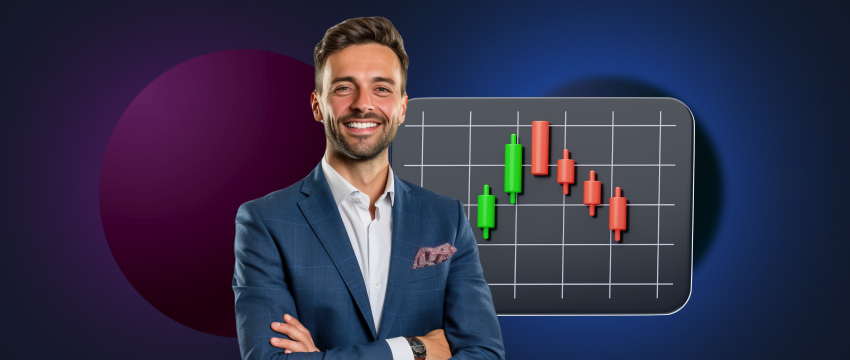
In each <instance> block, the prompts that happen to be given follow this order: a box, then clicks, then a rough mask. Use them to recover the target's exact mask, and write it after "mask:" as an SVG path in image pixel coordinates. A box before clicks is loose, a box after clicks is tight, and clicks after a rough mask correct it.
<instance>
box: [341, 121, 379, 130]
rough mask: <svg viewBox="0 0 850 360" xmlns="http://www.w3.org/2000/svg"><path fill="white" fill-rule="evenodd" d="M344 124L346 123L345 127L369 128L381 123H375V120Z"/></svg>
mask: <svg viewBox="0 0 850 360" xmlns="http://www.w3.org/2000/svg"><path fill="white" fill-rule="evenodd" d="M343 125H345V127H347V128H349V129H368V128H373V127H376V126H378V125H380V124H378V123H373V122H350V123H345V124H343Z"/></svg>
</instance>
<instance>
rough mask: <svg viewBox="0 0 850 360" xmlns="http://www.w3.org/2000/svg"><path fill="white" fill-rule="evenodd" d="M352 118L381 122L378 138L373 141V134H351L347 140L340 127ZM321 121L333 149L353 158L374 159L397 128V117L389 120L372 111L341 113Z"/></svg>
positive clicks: (389, 140) (392, 137)
mask: <svg viewBox="0 0 850 360" xmlns="http://www.w3.org/2000/svg"><path fill="white" fill-rule="evenodd" d="M352 119H360V120H364V119H375V120H379V121H380V122H381V125H380V126H381V128H382V130H381V133H380V134H378V139H377V140H375V141H374V142H373V141H372V138H374V137H375V134H371V135H353V136H351V139H350V142H349V140H347V139H346V138H345V135H343V132H344V131H345V130H343V129H342V128H343V127H345V125H343V124H342V123H343V122H345V121H348V120H352ZM322 122H323V123H324V124H325V137H326V138H327V139H328V141H330V143H331V145H332V146H333V147H334V150H336V151H337V152H339V153H342V154H344V155H345V156H347V157H349V158H351V159H355V160H371V159H374V158H375V157H376V156H378V155H379V154H380V153H381V152H382V151H384V149H386V148H387V147H389V146H390V143H392V141H393V139H394V138H395V134H396V131H397V130H398V117H396V116H393V119H392V121H389V120H388V119H387V118H386V117H383V116H381V115H380V114H377V113H373V112H368V113H352V114H347V115H343V116H341V117H340V118H339V119H338V120H336V121H334V120H333V119H330V120H329V119H324V120H323V121H322Z"/></svg>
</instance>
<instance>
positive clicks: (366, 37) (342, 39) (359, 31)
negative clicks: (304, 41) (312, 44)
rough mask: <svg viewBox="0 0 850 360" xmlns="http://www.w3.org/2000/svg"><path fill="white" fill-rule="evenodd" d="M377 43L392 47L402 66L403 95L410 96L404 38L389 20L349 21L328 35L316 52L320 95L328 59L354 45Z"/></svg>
mask: <svg viewBox="0 0 850 360" xmlns="http://www.w3.org/2000/svg"><path fill="white" fill-rule="evenodd" d="M370 43H377V44H380V45H384V46H387V47H389V48H390V49H391V50H392V51H393V52H395V54H396V55H397V56H398V60H399V61H400V62H401V94H402V95H404V94H406V93H407V90H406V88H407V65H408V63H409V60H408V58H407V53H406V52H404V42H403V41H402V40H401V34H399V33H398V30H396V29H395V26H393V23H391V22H390V21H389V20H388V19H387V18H384V17H380V16H374V17H361V18H354V19H348V20H345V21H343V22H341V23H339V24H336V25H334V26H333V27H331V28H330V29H328V31H326V32H325V37H323V38H322V41H319V43H318V44H316V49H315V50H313V61H314V63H315V67H316V74H315V76H316V92H317V93H319V94H321V93H322V72H323V71H324V69H325V64H326V63H327V61H328V57H329V56H331V55H333V54H335V53H338V52H340V51H342V50H343V49H345V48H347V47H349V46H351V45H360V44H370Z"/></svg>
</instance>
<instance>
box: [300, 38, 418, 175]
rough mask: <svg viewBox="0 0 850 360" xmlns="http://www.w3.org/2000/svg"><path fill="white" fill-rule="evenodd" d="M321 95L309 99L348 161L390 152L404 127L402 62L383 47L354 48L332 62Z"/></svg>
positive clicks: (404, 102) (357, 46)
mask: <svg viewBox="0 0 850 360" xmlns="http://www.w3.org/2000/svg"><path fill="white" fill-rule="evenodd" d="M322 86H323V89H322V93H321V94H317V93H316V92H315V91H314V92H313V94H312V95H311V97H310V101H311V103H312V106H313V117H314V118H315V119H316V120H317V121H322V122H323V123H324V126H325V136H326V137H327V139H328V142H329V143H330V145H332V146H333V147H334V149H335V150H336V151H337V152H339V153H342V154H344V155H345V156H347V157H349V158H352V159H358V160H366V159H371V158H374V157H375V156H377V155H378V154H380V153H381V152H382V151H383V150H384V149H386V148H387V147H388V146H389V145H390V142H392V141H393V138H395V134H396V130H397V129H398V125H399V124H401V123H403V122H404V115H405V112H406V110H407V95H404V94H401V62H400V61H399V59H398V57H397V56H396V54H395V53H394V52H393V51H392V50H391V49H390V48H389V47H386V46H384V45H379V44H363V45H352V46H349V47H347V48H345V49H343V50H342V51H340V52H338V53H336V54H333V55H331V56H329V57H328V59H327V62H326V63H325V68H324V74H323V79H322Z"/></svg>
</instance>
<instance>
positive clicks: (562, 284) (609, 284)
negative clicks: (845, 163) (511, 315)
mask: <svg viewBox="0 0 850 360" xmlns="http://www.w3.org/2000/svg"><path fill="white" fill-rule="evenodd" d="M487 285H496V286H498V285H513V286H514V287H516V286H517V285H561V286H568V285H607V286H612V285H614V286H620V285H655V286H658V285H673V283H496V284H487Z"/></svg>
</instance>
